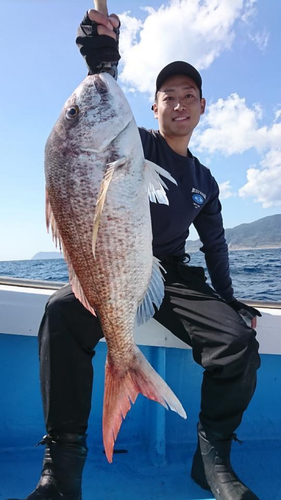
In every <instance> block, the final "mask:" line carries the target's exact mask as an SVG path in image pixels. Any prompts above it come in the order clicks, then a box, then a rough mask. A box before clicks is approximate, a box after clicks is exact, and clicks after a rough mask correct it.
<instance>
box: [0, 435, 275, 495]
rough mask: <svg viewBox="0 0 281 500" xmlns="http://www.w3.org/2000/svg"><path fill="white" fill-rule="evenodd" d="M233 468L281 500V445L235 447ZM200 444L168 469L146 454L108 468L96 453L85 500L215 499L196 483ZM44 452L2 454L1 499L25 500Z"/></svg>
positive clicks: (172, 454) (123, 457) (119, 458)
mask: <svg viewBox="0 0 281 500" xmlns="http://www.w3.org/2000/svg"><path fill="white" fill-rule="evenodd" d="M233 448H234V449H233V453H232V463H233V465H234V468H235V469H236V472H237V473H238V475H239V476H240V477H241V479H243V480H244V481H245V482H246V484H248V486H249V487H251V488H252V489H253V491H254V492H255V493H256V495H257V496H258V497H259V499H260V500H281V441H272V442H269V441H252V442H248V443H244V445H243V446H239V445H238V444H237V443H234V446H233ZM193 451H194V444H193V445H192V446H191V445H190V446H188V447H186V449H185V450H179V449H178V448H177V449H176V450H169V452H168V454H167V455H168V456H167V459H166V464H163V465H158V466H155V465H153V464H152V462H151V460H150V459H149V457H148V454H147V453H146V452H145V451H144V450H139V449H134V450H129V451H128V452H127V453H124V454H116V455H114V461H113V464H111V465H110V464H108V463H107V461H106V458H105V455H104V454H103V452H102V451H101V450H93V449H92V450H90V452H89V456H88V460H87V463H86V466H85V470H84V478H83V500H105V499H106V500H119V499H122V500H132V499H137V498H141V499H145V500H160V499H161V500H164V499H168V498H169V499H177V500H195V499H200V500H209V499H211V498H213V496H212V494H211V493H208V492H206V491H204V490H202V489H201V488H200V487H199V486H197V485H196V484H195V483H194V482H193V481H192V479H191V478H190V474H189V471H190V467H191V461H192V454H193ZM42 454H43V449H42V447H39V448H33V449H28V450H26V449H25V450H23V449H19V450H16V449H13V448H11V449H7V450H2V451H1V452H0V498H1V500H5V499H8V498H10V499H11V498H18V499H23V498H25V497H26V496H27V495H28V494H29V493H30V492H31V490H32V489H34V487H35V485H36V483H37V481H38V477H39V475H40V470H41V462H42Z"/></svg>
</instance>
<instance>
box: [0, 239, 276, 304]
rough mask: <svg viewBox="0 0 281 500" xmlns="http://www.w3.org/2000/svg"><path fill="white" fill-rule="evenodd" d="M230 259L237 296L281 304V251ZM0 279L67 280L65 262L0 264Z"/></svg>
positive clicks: (196, 261) (200, 260)
mask: <svg viewBox="0 0 281 500" xmlns="http://www.w3.org/2000/svg"><path fill="white" fill-rule="evenodd" d="M190 256H191V261H190V265H193V266H202V267H204V268H205V267H206V266H205V261H204V255H203V254H202V252H195V253H192V254H190ZM229 260H230V271H231V277H232V282H233V288H234V293H235V297H237V298H241V299H248V300H263V301H276V302H281V249H280V248H276V249H259V250H240V251H230V252H229ZM206 272H207V271H206ZM0 276H8V277H14V278H26V279H35V280H47V281H64V282H67V281H68V272H67V266H66V263H65V262H64V260H63V259H48V260H19V261H7V262H4V261H2V262H1V261H0ZM208 282H209V283H210V280H209V279H208Z"/></svg>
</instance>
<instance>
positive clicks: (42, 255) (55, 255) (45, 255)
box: [31, 252, 63, 260]
mask: <svg viewBox="0 0 281 500" xmlns="http://www.w3.org/2000/svg"><path fill="white" fill-rule="evenodd" d="M45 259H63V255H62V253H59V252H38V253H36V254H35V255H34V256H33V257H32V259H31V260H45Z"/></svg>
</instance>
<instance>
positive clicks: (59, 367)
mask: <svg viewBox="0 0 281 500" xmlns="http://www.w3.org/2000/svg"><path fill="white" fill-rule="evenodd" d="M102 337H103V333H102V330H101V326H100V323H99V320H98V318H97V317H94V316H93V315H92V314H91V313H90V312H89V311H87V309H85V308H84V307H83V306H82V304H81V303H80V302H79V301H78V300H77V299H76V298H75V296H74V295H73V293H72V291H71V287H70V285H66V286H64V287H63V288H62V289H61V290H59V291H57V292H56V293H55V294H54V295H52V297H51V298H50V300H49V301H48V303H47V306H46V310H45V314H44V316H43V319H42V322H41V325H40V328H39V357H40V381H41V392H42V400H43V408H44V415H45V424H46V430H47V433H48V434H47V435H46V436H44V438H43V441H42V444H45V445H46V449H45V455H44V461H43V470H42V475H41V478H40V480H39V483H38V485H37V487H36V489H35V490H34V491H33V492H32V493H31V494H30V495H29V496H28V497H27V499H28V500H47V499H51V500H66V499H67V500H81V498H82V497H81V482H82V472H83V468H84V464H85V460H86V456H87V445H86V430H87V425H88V418H89V414H90V409H91V397H92V383H93V367H92V357H93V355H94V353H95V351H94V348H95V346H96V345H97V343H98V341H99V339H100V338H102Z"/></svg>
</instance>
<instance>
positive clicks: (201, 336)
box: [39, 263, 260, 437]
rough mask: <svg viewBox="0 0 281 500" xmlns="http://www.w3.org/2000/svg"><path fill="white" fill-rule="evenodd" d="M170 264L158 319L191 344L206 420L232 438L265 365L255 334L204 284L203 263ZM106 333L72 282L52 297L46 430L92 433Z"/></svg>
mask: <svg viewBox="0 0 281 500" xmlns="http://www.w3.org/2000/svg"><path fill="white" fill-rule="evenodd" d="M165 267H166V270H167V275H166V283H165V290H166V293H165V298H164V301H163V303H162V305H161V307H160V309H159V311H157V312H156V314H155V316H154V318H155V319H156V320H157V321H159V323H161V324H162V325H164V326H165V327H166V328H168V329H169V330H170V331H171V332H172V333H173V334H174V335H176V336H177V337H178V338H180V339H181V340H183V341H184V342H186V343H187V344H188V345H190V346H191V347H192V350H193V357H194V360H195V361H196V362H197V363H199V364H200V365H202V366H203V368H204V369H205V371H204V375H203V383H202V393H201V412H200V421H201V423H202V425H203V426H204V427H205V428H206V430H209V431H212V432H214V433H216V434H219V435H220V436H223V437H228V436H230V435H231V434H232V433H233V432H234V431H235V429H236V428H237V427H238V426H239V424H240V422H241V419H242V415H243V412H244V411H245V410H246V408H247V406H248V404H249V402H250V400H251V398H252V396H253V394H254V391H255V387H256V370H257V369H258V367H259V366H260V358H259V355H258V342H257V341H256V339H255V335H256V333H255V331H254V330H252V329H251V328H249V327H248V326H247V325H246V323H245V322H244V321H243V320H242V319H241V317H240V316H239V315H238V314H237V313H236V312H235V311H234V310H233V309H232V308H231V307H230V306H228V305H227V304H226V303H225V302H224V301H223V300H222V299H220V298H219V297H218V295H217V294H216V293H215V292H214V290H213V289H212V288H210V287H209V286H208V285H207V284H206V283H205V278H204V271H203V269H202V268H194V267H189V266H187V265H186V264H182V263H177V264H167V265H165ZM102 337H103V332H102V329H101V326H100V323H99V320H98V318H97V317H94V316H92V314H91V313H90V312H88V311H87V310H86V309H85V308H84V307H83V306H82V304H81V303H80V302H79V301H78V300H77V299H76V298H75V297H74V295H73V293H72V291H71V287H70V285H66V286H64V287H63V288H62V289H60V290H59V291H57V292H56V293H55V294H54V295H52V296H51V297H50V300H49V302H48V304H47V306H46V311H45V314H44V316H43V319H42V322H41V325H40V329H39V351H40V378H41V390H42V397H43V406H44V414H45V422H46V429H47V432H56V433H57V432H72V433H79V434H80V433H84V432H85V431H86V429H87V424H88V418H89V414H90V410H91V394H92V383H93V368H92V357H93V355H94V348H95V346H96V345H97V343H98V341H99V340H100V339H101V338H102ZM186 390H187V391H188V385H187V387H186Z"/></svg>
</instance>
